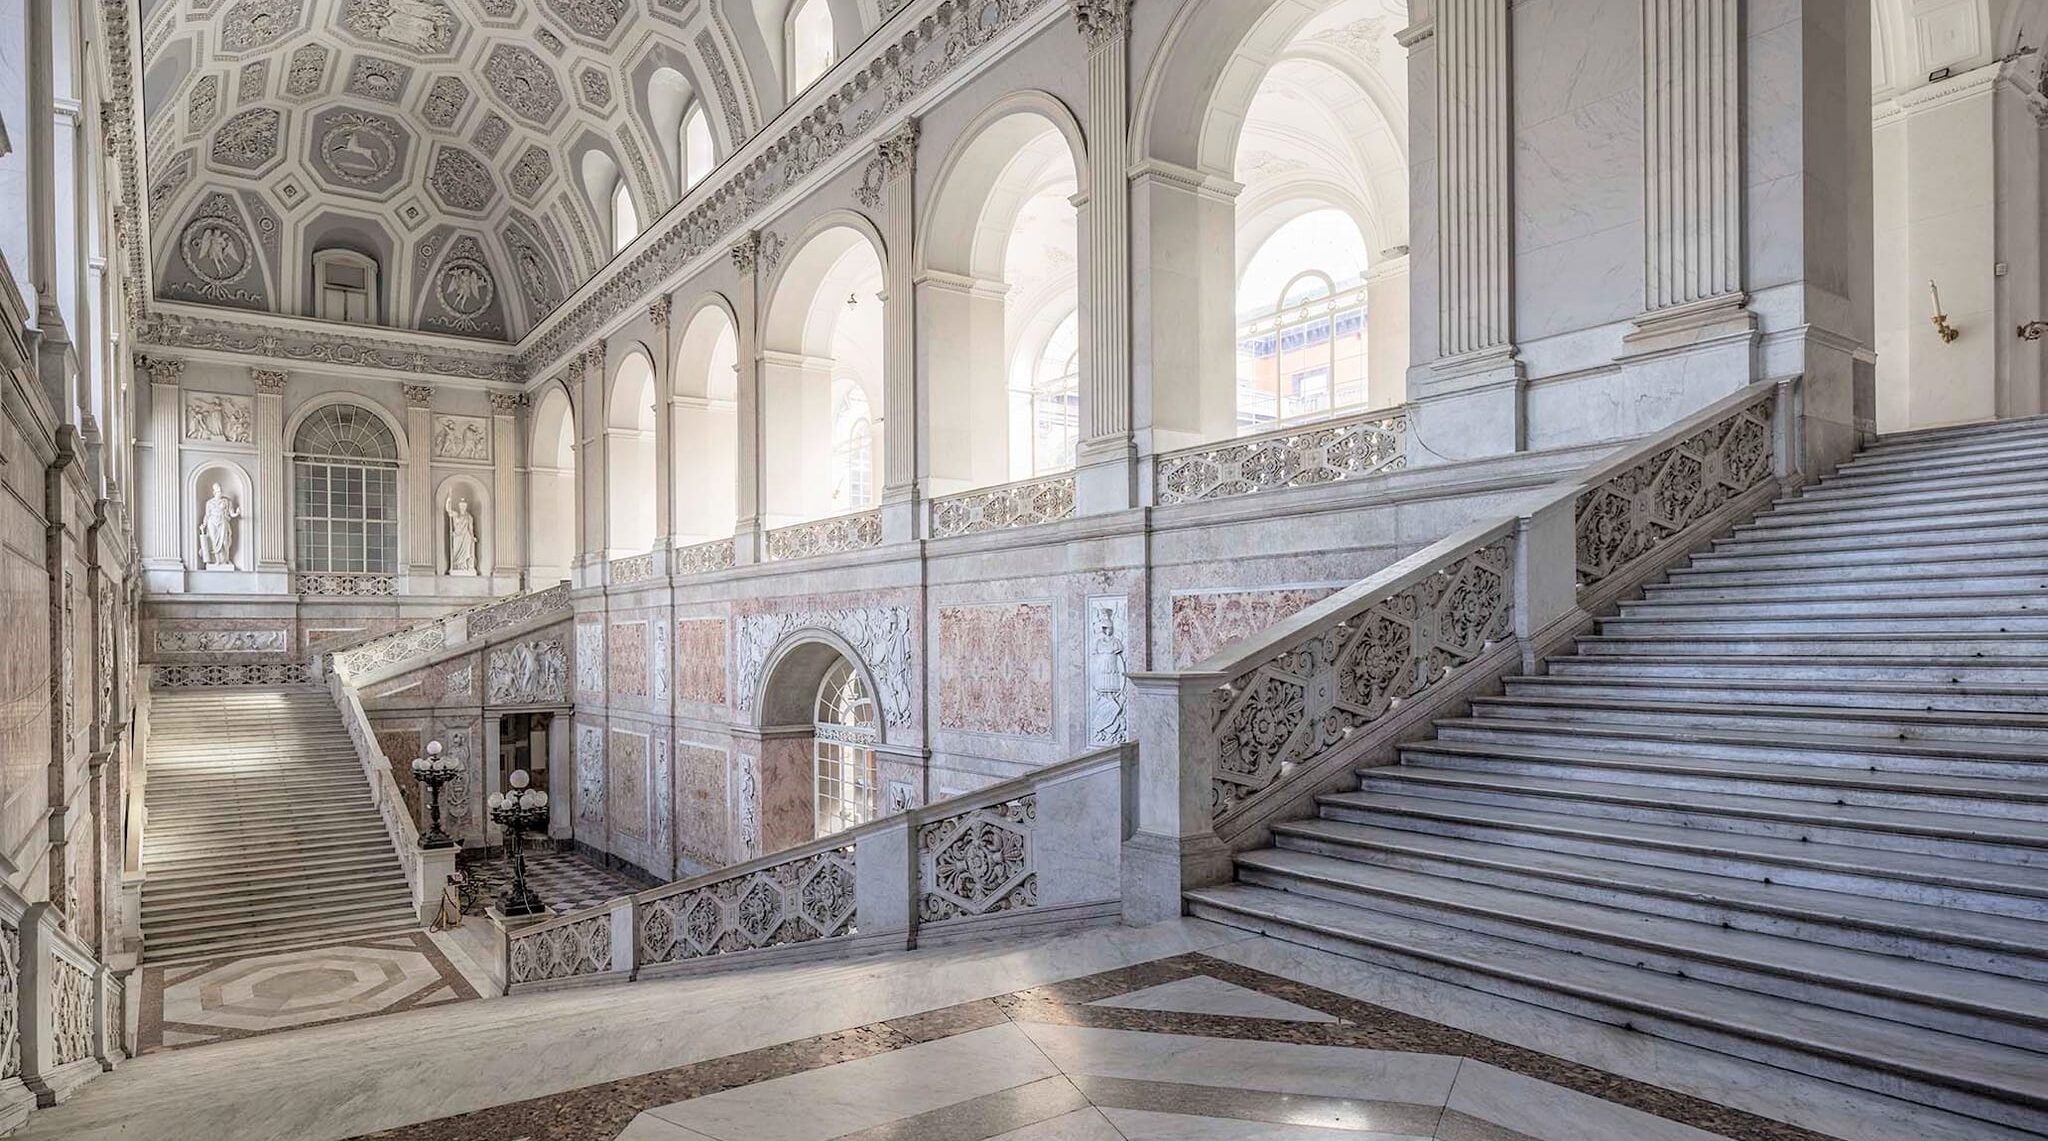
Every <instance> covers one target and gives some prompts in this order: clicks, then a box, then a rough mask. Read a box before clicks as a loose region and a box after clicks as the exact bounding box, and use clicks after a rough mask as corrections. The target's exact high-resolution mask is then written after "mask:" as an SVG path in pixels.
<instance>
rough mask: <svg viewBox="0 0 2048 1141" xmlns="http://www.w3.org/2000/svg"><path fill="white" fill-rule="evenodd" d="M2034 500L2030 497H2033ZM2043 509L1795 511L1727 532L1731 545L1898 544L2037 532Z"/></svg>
mask: <svg viewBox="0 0 2048 1141" xmlns="http://www.w3.org/2000/svg"><path fill="white" fill-rule="evenodd" d="M2031 498H2032V497H2029V499H2031ZM2040 522H2041V510H2040V508H2038V507H2036V506H2035V505H2034V504H2033V503H2032V502H2028V501H2027V500H2021V501H2019V502H2017V503H2015V504H2013V505H2011V506H1998V505H1992V504H1983V503H1981V502H1974V503H1971V502H1957V503H1951V504H1945V505H1941V506H1939V507H1936V508H1921V509H1919V510H1914V509H1912V508H1898V507H1895V508H1892V509H1890V510H1885V509H1882V508H1875V507H1873V508H1869V509H1866V510H1865V511H1864V512H1863V513H1860V514H1853V515H1852V514H1848V513H1846V512H1844V513H1813V512H1795V513H1789V514H1786V515H1777V514H1772V515H1766V516H1763V517H1762V518H1759V519H1758V520H1756V521H1755V522H1753V523H1744V524H1742V525H1740V526H1737V527H1734V528H1732V529H1731V530H1730V531H1729V532H1728V537H1729V544H1730V545H1731V546H1732V545H1734V544H1735V543H1738V542H1742V541H1747V540H1757V541H1760V542H1763V541H1778V540H1783V539H1809V538H1810V539H1815V540H1819V539H1866V540H1894V539H1906V538H1912V537H1915V536H1934V535H1955V536H1958V537H1982V538H2006V537H2011V536H2010V535H2009V534H2008V533H2009V532H2011V531H2014V530H2019V531H2022V532H2024V531H2026V530H2028V529H2032V528H2038V527H2039V525H2040Z"/></svg>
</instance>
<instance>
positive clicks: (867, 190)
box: [853, 115, 919, 210]
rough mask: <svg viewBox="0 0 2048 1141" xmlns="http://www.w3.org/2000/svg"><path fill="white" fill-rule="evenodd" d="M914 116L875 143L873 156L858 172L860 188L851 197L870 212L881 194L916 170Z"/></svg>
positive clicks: (880, 202)
mask: <svg viewBox="0 0 2048 1141" xmlns="http://www.w3.org/2000/svg"><path fill="white" fill-rule="evenodd" d="M918 130H919V128H918V125H917V116H915V115H912V116H910V117H909V118H906V119H904V120H903V121H902V122H901V123H898V124H897V125H896V126H895V128H894V129H892V130H891V131H889V133H888V134H885V135H883V136H882V137H881V138H880V139H879V140H877V141H876V143H875V153H874V155H873V157H871V158H869V159H868V165H867V166H866V168H864V169H863V170H862V171H861V172H860V186H859V188H858V189H856V190H855V191H854V192H853V196H854V197H855V198H857V199H859V200H860V204H861V205H863V206H865V207H867V208H868V209H870V210H878V209H880V208H881V206H882V191H883V189H884V188H885V187H887V186H888V185H889V184H890V183H892V182H896V181H897V180H899V179H902V178H904V177H906V176H908V175H909V174H910V172H911V171H913V170H915V169H917V136H918Z"/></svg>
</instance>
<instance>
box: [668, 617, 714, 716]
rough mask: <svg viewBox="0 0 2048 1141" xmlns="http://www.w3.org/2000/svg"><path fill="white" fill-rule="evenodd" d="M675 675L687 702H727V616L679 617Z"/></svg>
mask: <svg viewBox="0 0 2048 1141" xmlns="http://www.w3.org/2000/svg"><path fill="white" fill-rule="evenodd" d="M675 678H676V696H677V697H678V698H680V699H682V700H683V701H699V702H703V703H704V704H706V705H724V704H725V619H723V618H681V619H677V621H676V671H675Z"/></svg>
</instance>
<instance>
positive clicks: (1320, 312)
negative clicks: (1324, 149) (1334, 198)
mask: <svg viewBox="0 0 2048 1141" xmlns="http://www.w3.org/2000/svg"><path fill="white" fill-rule="evenodd" d="M1365 297H1366V288H1365V250H1364V243H1363V239H1362V238H1361V237H1360V236H1359V232H1358V227H1357V225H1356V224H1355V223H1353V222H1352V221H1351V219H1350V218H1349V217H1348V216H1347V215H1345V214H1344V213H1343V212H1341V211H1338V210H1327V209H1325V210H1314V211H1310V212H1309V213H1306V214H1303V215H1301V216H1300V217H1297V218H1295V219H1293V220H1292V221H1290V222H1288V223H1287V224H1286V225H1284V226H1281V227H1280V228H1279V229H1278V230H1276V231H1275V232H1274V233H1273V235H1272V236H1271V237H1270V238H1268V239H1267V240H1266V242H1265V244H1264V245H1262V246H1261V247H1260V248H1259V252H1258V254H1257V255H1256V256H1254V257H1253V258H1252V261H1251V264H1250V265H1249V266H1247V267H1246V269H1245V273H1244V277H1243V279H1242V280H1241V281H1240V282H1239V283H1238V302H1239V308H1238V330H1237V426H1238V430H1239V431H1241V432H1259V431H1264V430H1266V429H1268V428H1273V427H1278V426H1282V425H1286V424H1290V423H1295V422H1298V421H1302V420H1313V419H1316V418H1318V417H1323V416H1329V415H1332V414H1334V413H1337V412H1340V411H1343V410H1346V409H1350V408H1358V407H1363V406H1364V405H1365V404H1366V402H1367V391H1366V335H1365V331H1366V325H1365Z"/></svg>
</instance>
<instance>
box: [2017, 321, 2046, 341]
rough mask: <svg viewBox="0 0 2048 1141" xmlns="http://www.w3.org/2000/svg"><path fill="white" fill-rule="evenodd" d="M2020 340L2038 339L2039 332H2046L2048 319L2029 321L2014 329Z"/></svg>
mask: <svg viewBox="0 0 2048 1141" xmlns="http://www.w3.org/2000/svg"><path fill="white" fill-rule="evenodd" d="M2015 332H2017V334H2018V335H2019V338H2020V340H2022V341H2038V340H2040V339H2041V334H2043V333H2048V321H2029V322H2027V323H2026V324H2024V325H2021V326H2020V327H2019V328H2018V329H2017V330H2015Z"/></svg>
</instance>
